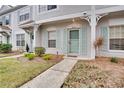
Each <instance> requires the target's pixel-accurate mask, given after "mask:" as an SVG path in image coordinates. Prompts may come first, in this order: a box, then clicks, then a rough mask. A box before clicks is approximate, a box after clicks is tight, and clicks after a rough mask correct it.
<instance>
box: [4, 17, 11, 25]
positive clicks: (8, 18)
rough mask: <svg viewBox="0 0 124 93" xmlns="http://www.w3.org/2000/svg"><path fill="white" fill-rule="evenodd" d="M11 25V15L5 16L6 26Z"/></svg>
mask: <svg viewBox="0 0 124 93" xmlns="http://www.w3.org/2000/svg"><path fill="white" fill-rule="evenodd" d="M9 24H10V15H7V16H5V25H9Z"/></svg>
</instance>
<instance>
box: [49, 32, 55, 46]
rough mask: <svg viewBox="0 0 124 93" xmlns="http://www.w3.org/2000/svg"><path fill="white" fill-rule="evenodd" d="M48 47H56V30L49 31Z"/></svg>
mask: <svg viewBox="0 0 124 93" xmlns="http://www.w3.org/2000/svg"><path fill="white" fill-rule="evenodd" d="M48 47H49V48H56V31H51V32H48Z"/></svg>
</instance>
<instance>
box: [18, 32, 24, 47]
mask: <svg viewBox="0 0 124 93" xmlns="http://www.w3.org/2000/svg"><path fill="white" fill-rule="evenodd" d="M22 34H23V35H24V37H25V33H17V34H16V47H25V46H26V38H24V40H25V45H24V46H17V35H22Z"/></svg>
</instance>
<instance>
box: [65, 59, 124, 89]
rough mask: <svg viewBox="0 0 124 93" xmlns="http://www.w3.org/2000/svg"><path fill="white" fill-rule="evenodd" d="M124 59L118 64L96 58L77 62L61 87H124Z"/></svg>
mask: <svg viewBox="0 0 124 93" xmlns="http://www.w3.org/2000/svg"><path fill="white" fill-rule="evenodd" d="M123 63H124V59H119V62H118V63H112V62H110V58H104V57H100V58H96V59H95V60H90V61H82V60H81V61H79V62H78V63H77V64H76V65H75V67H74V68H73V70H72V71H71V73H70V75H69V76H68V77H67V79H66V80H65V82H64V85H63V87H75V88H78V87H91V88H93V87H96V88H98V87H105V88H123V87H124V65H122V64H123Z"/></svg>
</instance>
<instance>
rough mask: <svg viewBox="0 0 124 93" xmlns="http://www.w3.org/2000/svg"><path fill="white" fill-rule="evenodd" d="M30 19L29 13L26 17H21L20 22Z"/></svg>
mask: <svg viewBox="0 0 124 93" xmlns="http://www.w3.org/2000/svg"><path fill="white" fill-rule="evenodd" d="M28 19H29V13H26V14H24V15H20V17H19V20H20V21H25V20H28Z"/></svg>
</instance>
